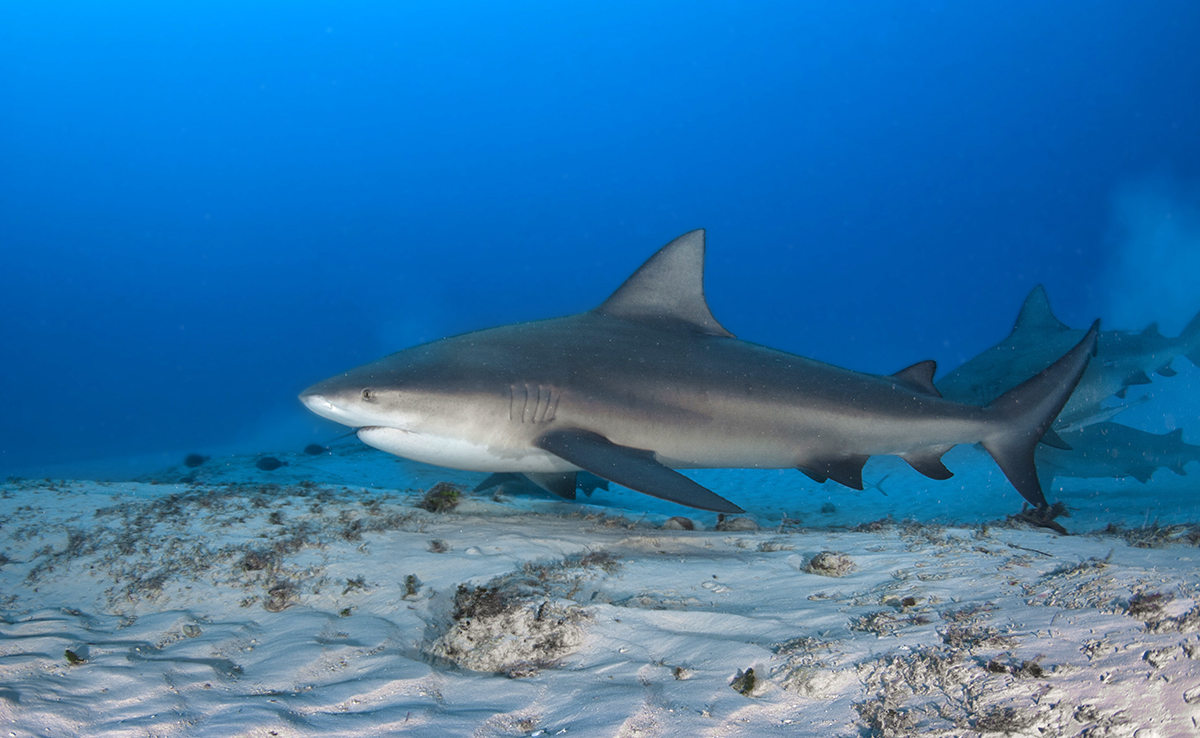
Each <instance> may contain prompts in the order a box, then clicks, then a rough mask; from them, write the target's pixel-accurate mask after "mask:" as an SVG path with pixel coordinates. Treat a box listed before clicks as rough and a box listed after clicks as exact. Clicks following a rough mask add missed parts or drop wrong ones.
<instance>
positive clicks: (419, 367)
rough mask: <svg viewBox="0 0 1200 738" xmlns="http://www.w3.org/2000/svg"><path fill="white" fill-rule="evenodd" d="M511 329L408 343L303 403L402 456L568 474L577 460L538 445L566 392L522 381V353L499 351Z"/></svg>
mask: <svg viewBox="0 0 1200 738" xmlns="http://www.w3.org/2000/svg"><path fill="white" fill-rule="evenodd" d="M505 333H506V331H504V329H491V330H484V331H478V332H475V333H471V334H466V335H463V336H455V337H452V338H446V339H442V340H440V341H434V342H433V343H428V344H424V345H422V346H415V347H413V348H410V349H405V350H403V351H399V352H397V353H395V354H392V355H390V356H387V357H384V358H382V359H379V360H378V361H374V362H371V363H370V364H366V365H363V366H360V367H357V368H355V369H351V370H350V371H347V372H344V373H342V374H339V375H336V376H334V377H331V378H329V379H326V380H325V381H323V382H319V383H317V384H315V385H313V386H312V387H309V388H308V389H306V390H304V392H302V393H301V394H300V401H301V402H303V403H304V404H305V405H306V406H307V407H308V409H310V410H312V411H313V412H314V413H316V414H317V415H320V416H321V417H324V418H328V419H329V420H333V421H335V422H338V423H341V424H342V425H346V426H350V427H352V428H356V429H357V432H358V437H359V439H360V440H361V441H363V442H364V443H366V444H367V445H369V446H374V447H375V448H378V449H380V450H382V451H386V452H388V453H392V454H396V455H398V456H404V457H406V458H410V459H415V460H417V461H422V462H425V463H429V464H436V465H438V466H448V467H452V468H456V469H466V470H473V471H496V470H500V471H510V470H513V471H516V470H519V471H526V470H531V471H547V472H549V471H562V470H563V467H567V466H569V465H567V464H564V463H563V462H562V461H561V460H557V459H551V457H550V456H549V455H548V454H546V453H545V452H542V451H540V450H534V449H531V447H530V438H531V437H532V436H533V435H536V434H537V433H540V432H541V430H542V428H541V426H542V425H543V424H544V422H545V421H546V420H548V419H551V418H552V417H553V408H554V405H553V404H552V403H553V402H555V401H556V400H557V397H555V396H551V393H550V391H549V389H548V388H543V387H542V386H540V385H537V384H536V383H535V384H529V383H526V382H520V381H516V380H515V379H514V376H515V375H514V374H513V368H512V367H513V363H514V362H513V358H512V357H511V356H509V357H498V356H497V355H496V344H497V343H498V342H501V343H502V342H503V340H504V339H505V338H506V336H505V335H504V334H505ZM501 359H504V360H501ZM539 392H541V393H542V394H541V396H539ZM530 457H533V458H530ZM547 460H549V462H547Z"/></svg>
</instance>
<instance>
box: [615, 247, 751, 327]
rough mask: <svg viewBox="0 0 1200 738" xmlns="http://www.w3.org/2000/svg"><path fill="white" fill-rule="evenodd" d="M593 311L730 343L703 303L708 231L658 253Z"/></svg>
mask: <svg viewBox="0 0 1200 738" xmlns="http://www.w3.org/2000/svg"><path fill="white" fill-rule="evenodd" d="M595 312H597V313H600V314H602V315H611V316H613V317H616V318H626V319H629V320H643V321H649V322H654V323H666V324H676V325H680V326H683V327H686V328H687V329H689V330H693V331H696V332H699V333H707V334H709V335H713V336H725V337H729V338H732V337H733V334H732V333H730V332H729V331H727V330H725V328H724V327H722V326H721V324H720V323H718V322H717V319H716V318H714V317H713V314H712V311H711V310H709V309H708V303H707V302H706V301H705V299H704V229H703V228H701V229H698V230H695V231H691V232H690V233H685V234H683V235H682V236H680V237H679V238H677V239H675V240H674V241H672V242H671V243H669V244H667V245H666V246H663V247H662V248H661V249H659V251H658V253H656V254H655V255H654V256H651V257H650V258H649V259H648V260H646V263H645V264H642V266H641V268H639V269H638V270H637V271H636V272H634V273H633V276H631V277H630V278H629V279H627V280H625V284H623V285H621V286H620V287H619V288H617V291H616V292H614V293H612V295H611V296H610V297H609V298H608V299H607V300H605V301H604V302H603V303H601V304H600V307H598V308H596V310H595Z"/></svg>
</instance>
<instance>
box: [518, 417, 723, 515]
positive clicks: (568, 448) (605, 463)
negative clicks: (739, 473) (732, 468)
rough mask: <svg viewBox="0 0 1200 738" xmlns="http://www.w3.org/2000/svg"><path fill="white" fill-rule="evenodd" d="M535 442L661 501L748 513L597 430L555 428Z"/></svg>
mask: <svg viewBox="0 0 1200 738" xmlns="http://www.w3.org/2000/svg"><path fill="white" fill-rule="evenodd" d="M535 445H536V446H537V447H538V448H540V449H542V450H543V451H549V452H550V453H552V454H554V455H555V456H557V457H559V458H560V459H563V460H564V461H568V462H570V463H572V464H574V465H575V466H577V467H579V468H580V469H583V470H585V471H589V472H591V473H592V474H595V475H596V476H598V477H601V478H603V479H607V480H609V481H611V482H616V483H617V484H620V485H624V486H626V487H628V488H629V489H631V490H634V491H635V492H641V493H642V494H645V495H650V496H651V497H657V498H659V499H660V500H668V501H670V502H675V503H678V504H680V505H686V506H687V507H694V508H697V509H700V510H712V511H714V512H723V513H740V512H745V511H744V510H742V508H740V507H738V506H737V505H735V504H733V503H732V502H730V501H729V500H726V499H725V498H724V497H721V496H720V495H717V494H715V493H714V492H711V491H709V490H707V489H705V488H704V487H702V486H700V485H699V484H697V483H696V482H694V481H692V480H691V479H689V478H687V477H685V476H684V475H682V474H680V473H679V472H677V471H675V470H674V469H668V468H667V467H665V466H663V465H662V464H660V463H658V462H657V461H656V460H655V459H654V452H652V451H646V450H643V449H637V448H629V447H627V446H618V445H617V444H615V443H613V442H612V441H610V440H608V439H607V438H605V437H604V436H602V435H600V434H598V433H592V432H591V431H585V430H556V431H551V432H549V433H547V434H545V435H544V436H542V437H541V438H539V439H538V440H537V441H536V442H535Z"/></svg>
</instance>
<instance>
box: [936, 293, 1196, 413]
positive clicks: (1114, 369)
mask: <svg viewBox="0 0 1200 738" xmlns="http://www.w3.org/2000/svg"><path fill="white" fill-rule="evenodd" d="M1083 335H1084V331H1082V330H1076V329H1073V328H1070V327H1069V326H1067V325H1065V324H1064V323H1062V321H1060V320H1059V319H1058V318H1056V317H1054V313H1053V312H1052V311H1051V310H1050V302H1049V300H1048V298H1047V297H1046V291H1045V289H1043V287H1042V286H1041V285H1038V286H1037V287H1035V288H1034V289H1033V291H1032V292H1030V293H1029V296H1028V297H1027V298H1025V303H1024V305H1022V306H1021V312H1020V314H1019V315H1018V316H1017V322H1016V324H1015V325H1014V326H1013V329H1012V332H1011V333H1009V335H1008V337H1007V338H1005V339H1004V340H1003V341H1001V342H1000V343H998V344H996V345H995V346H993V347H992V348H990V349H988V350H987V351H984V352H983V353H982V354H980V355H979V356H976V357H975V358H973V359H971V360H970V361H967V362H966V363H964V364H963V365H962V366H960V367H958V368H957V369H955V370H954V371H952V372H950V373H948V374H947V375H946V376H944V377H942V378H941V379H940V380H938V382H937V387H938V389H939V390H940V391H941V392H942V395H943V396H944V397H946V398H947V399H951V400H956V401H958V402H966V403H970V404H975V405H985V404H987V403H989V402H991V401H992V400H994V399H996V398H997V397H999V396H1000V395H1002V394H1004V393H1005V392H1007V391H1008V390H1010V389H1012V388H1013V387H1015V386H1017V385H1018V384H1020V383H1021V382H1023V381H1024V380H1025V379H1026V378H1027V377H1029V376H1031V375H1033V374H1036V373H1037V372H1040V371H1042V370H1043V369H1045V368H1046V367H1048V366H1050V365H1051V364H1052V363H1053V362H1054V361H1055V360H1056V359H1057V358H1058V357H1059V356H1061V355H1062V354H1063V352H1064V351H1066V350H1067V349H1069V348H1070V347H1071V346H1073V345H1075V344H1076V343H1077V342H1078V341H1079V340H1080V339H1081V338H1082V337H1083ZM1180 355H1182V356H1186V357H1187V358H1188V359H1189V360H1191V362H1192V363H1193V364H1196V365H1197V366H1200V313H1198V314H1197V315H1196V316H1195V317H1193V318H1192V320H1191V322H1189V323H1188V324H1187V326H1186V327H1185V328H1184V329H1183V332H1182V333H1181V334H1180V335H1179V336H1178V337H1177V338H1167V337H1166V336H1163V335H1162V334H1160V333H1159V332H1158V328H1157V325H1150V326H1149V327H1147V328H1146V329H1145V330H1144V331H1142V332H1140V333H1136V332H1124V331H1103V332H1101V333H1100V335H1099V337H1098V339H1097V343H1096V357H1095V359H1093V360H1092V362H1091V363H1090V364H1089V365H1088V367H1087V370H1086V371H1085V372H1084V373H1083V377H1082V378H1081V379H1080V380H1079V385H1078V386H1077V387H1076V388H1075V392H1074V393H1073V394H1072V395H1071V399H1070V400H1069V401H1068V402H1067V405H1066V407H1065V408H1064V409H1063V412H1062V415H1061V416H1060V417H1059V427H1062V426H1067V425H1069V424H1074V427H1076V428H1078V427H1081V425H1082V424H1086V423H1087V422H1089V421H1096V422H1099V421H1101V420H1107V419H1108V418H1109V417H1111V416H1112V415H1114V414H1115V412H1119V408H1118V409H1113V410H1108V409H1105V408H1104V407H1102V405H1101V403H1102V402H1104V400H1107V399H1108V398H1110V397H1112V396H1114V395H1115V396H1117V397H1121V398H1123V397H1124V396H1125V392H1126V390H1127V389H1128V388H1129V387H1130V386H1131V385H1137V384H1148V383H1150V381H1151V380H1150V375H1151V374H1154V373H1157V374H1159V375H1162V376H1164V377H1170V376H1173V375H1174V374H1175V371H1174V370H1173V369H1171V362H1172V361H1174V360H1175V359H1176V358H1177V357H1178V356H1180Z"/></svg>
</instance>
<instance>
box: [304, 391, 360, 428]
mask: <svg viewBox="0 0 1200 738" xmlns="http://www.w3.org/2000/svg"><path fill="white" fill-rule="evenodd" d="M300 402H303V403H304V405H305V407H307V408H308V409H309V410H312V411H313V412H314V413H316V414H317V415H320V416H321V417H322V418H328V419H329V420H333V421H336V422H338V423H345V424H346V425H357V424H356V423H353V422H350V420H351V418H350V414H349V413H347V412H346V411H345V410H344V409H342V408H340V407H338V406H337V405H336V404H334V403H333V401H332V400H330V399H329V397H328V396H326V395H325V394H323V393H322V392H321V391H320V390H318V389H317V388H316V387H309V388H308V389H306V390H304V391H303V392H301V393H300Z"/></svg>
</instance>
